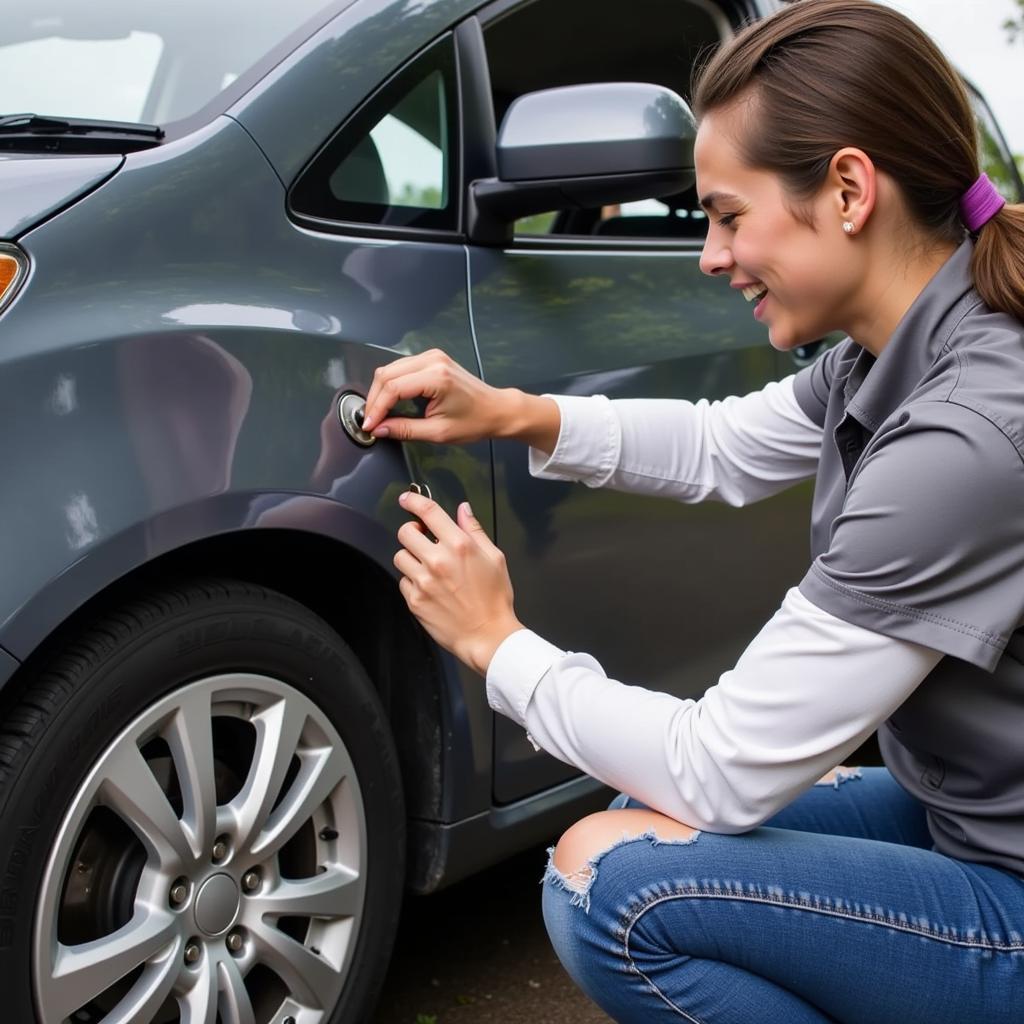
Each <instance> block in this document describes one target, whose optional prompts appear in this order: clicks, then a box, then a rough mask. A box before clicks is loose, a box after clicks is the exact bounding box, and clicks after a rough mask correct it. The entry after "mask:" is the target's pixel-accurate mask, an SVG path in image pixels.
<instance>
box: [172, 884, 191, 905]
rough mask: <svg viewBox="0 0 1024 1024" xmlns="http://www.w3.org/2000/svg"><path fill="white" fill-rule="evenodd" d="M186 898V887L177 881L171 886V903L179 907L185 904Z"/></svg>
mask: <svg viewBox="0 0 1024 1024" xmlns="http://www.w3.org/2000/svg"><path fill="white" fill-rule="evenodd" d="M187 896H188V885H187V884H186V883H185V882H184V881H182V880H181V879H179V880H178V881H177V882H175V883H174V885H172V886H171V902H172V903H173V904H174V905H175V906H176V907H180V906H181V905H182V903H184V902H185V899H186V897H187Z"/></svg>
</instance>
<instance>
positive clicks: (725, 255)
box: [700, 226, 733, 274]
mask: <svg viewBox="0 0 1024 1024" xmlns="http://www.w3.org/2000/svg"><path fill="white" fill-rule="evenodd" d="M717 235H718V232H716V231H715V229H714V226H712V227H711V230H709V231H708V234H707V237H706V238H705V239H704V248H703V249H702V250H701V254H700V269H701V270H702V271H703V272H704V273H705V274H727V273H728V272H729V271H730V270H731V269H732V265H733V259H732V249H731V248H730V247H729V246H728V245H727V244H725V240H724V239H719V238H718V237H717Z"/></svg>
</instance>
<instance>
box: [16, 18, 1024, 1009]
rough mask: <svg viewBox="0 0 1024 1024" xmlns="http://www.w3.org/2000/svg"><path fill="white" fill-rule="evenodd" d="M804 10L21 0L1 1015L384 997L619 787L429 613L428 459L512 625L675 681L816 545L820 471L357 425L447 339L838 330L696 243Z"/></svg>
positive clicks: (624, 386)
mask: <svg viewBox="0 0 1024 1024" xmlns="http://www.w3.org/2000/svg"><path fill="white" fill-rule="evenodd" d="M773 6H774V4H772V3H768V2H764V3H761V2H758V3H755V2H753V0H751V2H740V0H736V2H732V0H633V2H632V3H630V4H628V5H624V4H621V3H615V2H612V0H494V2H492V3H490V4H486V5H483V4H481V3H480V0H355V2H353V0H342V2H337V0H336V2H333V3H330V4H328V3H325V0H293V2H292V3H290V4H266V3H253V2H252V0H245V2H242V0H221V2H219V3H216V4H209V3H205V2H199V0H183V2H178V3H174V4H160V5H156V4H145V3H139V2H138V0H99V2H98V3H95V4H90V5H82V4H80V3H77V2H73V0H33V2H32V3H31V4H24V3H22V4H13V3H9V4H5V5H4V17H3V19H2V20H0V80H2V81H3V82H4V88H3V90H0V93H2V98H0V104H2V105H3V108H4V110H5V112H6V113H5V114H4V115H3V116H0V186H2V187H0V239H3V240H4V241H3V242H0V289H2V298H0V438H2V446H3V447H2V451H3V459H2V468H3V475H4V476H3V479H4V486H3V489H2V491H0V567H2V571H0V702H2V709H0V715H2V718H0V990H2V992H3V993H4V1004H5V1005H4V1009H3V1019H4V1020H5V1021H11V1022H13V1024H30V1022H32V1021H39V1022H42V1024H58V1022H64V1021H75V1022H82V1024H90V1022H96V1024H98V1022H99V1021H103V1022H105V1024H129V1022H131V1024H146V1022H157V1024H162V1022H170V1021H178V1020H180V1021H182V1022H188V1024H215V1022H222V1024H229V1022H231V1024H236V1022H237V1024H250V1022H251V1024H269V1022H274V1024H283V1022H286V1021H290V1022H293V1024H328V1022H333V1024H339V1022H343V1021H344V1022H356V1021H364V1020H366V1019H367V1018H368V1016H369V1014H370V1012H371V1007H372V1005H373V1002H374V1000H375V998H376V996H377V993H378V990H379V987H380V984H381V981H382V978H383V975H384V971H385V968H386V964H387V958H388V954H389V952H390V949H391V943H392V939H393V936H394V929H395V927H396V922H397V916H398V911H399V907H400V903H401V899H402V896H403V892H404V891H406V890H411V891H412V892H415V893H428V892H431V891H433V890H436V889H437V888H438V887H440V886H442V885H444V884H447V883H449V882H451V881H453V880H455V879H458V878H460V877H463V876H465V875H466V874H468V873H470V872H473V871H475V870H478V869H480V868H482V867H484V866H486V865H489V864H492V863H494V862H496V861H497V860H499V859H501V858H503V857H505V856H507V855H509V854H511V853H513V852H515V851H518V850H520V849H524V848H526V847H527V846H529V845H531V844H535V843H538V842H540V841H543V840H545V839H547V838H549V837H552V836H554V835H556V834H557V832H558V830H559V829H560V828H562V827H564V826H565V825H567V824H568V823H569V822H570V821H572V820H573V819H574V818H575V817H578V816H579V815H581V814H582V813H585V812H586V811H588V810H592V809H595V808H597V807H600V806H602V805H603V804H604V803H605V802H606V800H607V793H606V792H605V791H604V790H603V789H602V788H601V787H600V786H599V785H598V784H597V783H595V782H594V781H593V780H590V779H586V778H581V777H579V775H578V773H576V772H575V771H574V770H573V769H571V768H569V767H568V766H566V765H564V764H561V763H559V762H557V761H555V760H553V759H551V758H550V757H547V756H546V755H543V754H538V753H536V752H535V751H534V750H533V748H532V747H531V746H530V745H529V744H528V743H527V741H526V739H525V737H524V735H523V733H522V731H521V730H520V729H518V728H514V727H512V726H511V725H510V724H509V723H508V722H507V721H505V720H503V719H496V718H495V716H494V715H493V714H492V713H491V711H490V710H489V708H488V706H487V702H486V698H485V694H484V691H483V684H482V681H481V680H480V679H479V678H477V677H475V676H473V675H472V674H470V673H468V672H467V671H466V670H464V669H463V668H461V667H460V666H459V665H458V664H457V663H456V662H455V661H454V659H452V658H451V657H450V656H449V655H447V654H446V653H444V652H443V651H441V650H439V649H437V648H436V647H435V646H434V645H433V644H432V643H431V642H430V640H429V638H428V637H427V636H426V634H425V633H424V632H423V631H422V630H421V629H420V627H419V626H418V624H417V623H416V622H415V621H414V620H413V619H412V618H411V617H410V616H409V614H408V612H407V610H406V608H405V605H404V602H403V601H402V600H401V598H400V595H399V593H398V590H397V586H396V577H395V572H394V570H393V567H392V556H393V554H394V551H395V550H396V547H397V542H396V539H395V532H396V530H397V528H398V526H399V525H400V523H401V522H402V521H403V519H404V516H403V515H402V514H401V512H400V510H399V508H398V506H397V503H396V498H397V495H398V494H399V493H400V492H401V491H402V490H404V489H405V488H406V487H407V486H408V484H409V482H410V481H417V482H422V483H426V484H428V485H429V487H430V488H431V490H432V492H433V495H434V497H435V498H437V499H438V500H439V501H440V502H441V503H442V504H443V505H444V506H445V507H446V508H447V509H448V510H449V511H451V510H454V508H455V506H456V505H457V504H458V502H459V501H460V500H463V499H466V498H468V499H470V500H471V501H472V504H473V507H474V509H475V510H476V512H477V514H478V516H479V518H480V519H481V521H483V522H484V523H485V524H487V525H488V527H489V529H490V532H491V533H492V535H493V536H494V537H495V539H496V540H497V542H498V544H499V545H501V547H502V548H503V549H504V550H505V552H506V553H507V556H508V560H509V565H510V569H511V572H512V576H513V579H514V581H515V584H516V593H517V610H518V613H519V615H520V616H521V617H522V618H523V619H524V620H525V621H526V622H528V623H531V624H535V625H537V626H538V628H541V629H542V630H543V631H544V633H545V635H548V636H550V637H551V638H552V639H554V640H557V642H558V643H560V644H561V645H562V646H564V647H567V648H570V649H583V650H589V651H593V652H594V653H595V654H596V655H597V656H599V657H600V658H601V660H602V662H603V664H604V665H605V666H606V667H607V668H608V670H609V672H610V673H612V674H615V675H618V676H620V677H625V678H628V679H630V680H632V681H636V682H643V683H645V684H646V685H649V686H653V687H658V688H662V689H665V690H668V691H671V692H674V693H677V694H680V695H697V694H699V693H701V692H702V691H703V690H704V689H705V688H706V687H707V685H709V684H710V683H711V682H713V681H714V679H715V678H716V677H717V675H718V674H719V673H720V672H722V671H724V670H725V669H727V668H729V667H730V666H731V665H732V664H733V663H734V661H735V659H736V658H737V656H738V655H739V653H740V652H741V651H742V649H743V648H744V646H745V645H746V644H747V642H748V641H749V640H750V638H751V637H752V636H753V635H754V634H755V633H756V632H757V630H758V629H759V628H760V626H761V625H762V624H763V623H764V622H765V621H766V620H767V619H768V618H769V617H770V616H771V614H772V613H773V612H774V610H775V609H776V607H777V605H778V603H779V601H780V599H781V597H782V595H783V594H784V592H785V590H786V588H787V587H789V586H791V585H793V584H794V583H795V582H796V581H797V580H798V579H799V578H800V576H801V575H802V573H803V571H804V568H805V562H806V557H807V516H808V507H809V489H810V488H809V485H807V486H805V487H798V488H795V489H793V490H790V491H788V492H786V493H784V494H781V495H779V496H777V497H775V498H772V499H770V500H767V501H764V502H761V503H759V504H758V505H757V506H756V508H754V509H749V510H739V509H733V508H727V507H723V506H721V505H711V504H708V505H703V506H701V505H698V506H692V507H678V506H674V505H671V504H667V503H664V502H661V503H659V502H656V501H654V500H651V499H643V498H636V497H630V496H626V495H621V494H614V493H604V492H600V491H592V490H589V489H587V488H584V487H579V486H571V485H563V484H557V483H550V482H546V483H541V482H540V481H536V480H533V479H531V478H530V477H529V475H528V473H527V468H526V457H525V451H523V450H522V449H521V448H516V447H515V446H514V445H512V444H506V443H498V442H496V443H494V444H487V443H484V444H478V445H471V446H467V447H464V448H455V447H444V446H426V445H415V444H410V445H406V446H400V445H398V444H395V443H393V442H387V441H379V442H376V443H373V444H368V443H367V439H366V438H365V436H364V435H362V434H361V432H360V430H359V409H360V401H361V399H360V396H362V395H365V393H366V390H367V388H368V386H369V382H370V380H371V377H372V374H373V371H374V369H375V368H376V367H377V366H379V365H381V364H382V363H385V362H388V361H390V360H392V359H394V358H396V357H397V356H400V355H407V354H410V353H415V352H419V351H423V350H424V349H426V348H433V347H440V348H443V349H444V350H445V351H447V352H448V353H449V354H450V355H451V356H452V357H453V358H454V359H455V360H457V361H458V362H459V363H460V364H462V365H463V366H465V367H467V368H469V369H471V370H472V371H473V372H475V373H478V374H480V375H481V376H482V377H483V378H485V379H486V380H487V381H488V382H489V383H491V384H494V385H497V386H503V385H515V386H518V387H523V388H526V389H528V390H530V391H534V392H541V391H552V392H560V393H575V394H591V393H603V394H606V395H609V396H612V397H623V396H639V395H643V396H654V397H658V396H660V397H673V398H690V399H698V398H708V399H715V398H722V397H725V396H727V395H731V394H743V393H746V392H748V391H752V390H755V389H758V388H760V387H762V386H763V385H764V384H765V383H766V382H767V381H769V380H772V379H777V378H780V377H783V376H785V375H787V374H789V373H792V372H794V371H795V370H796V369H798V368H799V367H800V366H802V365H805V364H806V363H807V362H809V361H810V360H811V359H813V358H814V356H815V354H816V349H818V348H820V345H821V344H824V342H823V343H819V345H817V346H809V347H807V348H805V349H798V350H796V351H795V352H794V353H793V354H781V353H779V352H776V351H775V350H774V349H772V348H771V346H770V345H769V344H768V342H767V338H766V337H765V334H764V332H763V330H762V329H761V328H760V327H759V326H758V325H757V324H756V323H755V322H754V321H753V319H752V317H751V316H750V313H749V310H748V307H747V306H746V305H745V304H744V303H743V301H742V299H741V298H740V297H739V296H738V295H736V294H733V293H731V292H730V291H729V290H728V289H726V288H724V287H722V286H721V285H720V284H719V283H717V282H716V283H712V282H709V281H707V280H705V279H702V277H701V275H700V273H699V270H698V266H697V259H698V255H699V252H700V248H701V245H702V239H703V234H704V230H705V222H704V219H703V214H701V212H700V210H699V208H698V204H697V203H696V198H695V195H694V192H693V188H692V187H691V179H692V174H691V173H690V150H691V148H692V135H693V126H692V121H691V119H690V117H689V112H688V111H687V109H686V107H685V104H684V103H683V102H682V101H681V100H680V99H679V96H680V95H685V94H686V92H687V87H688V81H689V77H690V72H691V68H692V65H693V63H694V61H695V59H696V58H697V55H698V54H699V53H700V52H701V51H702V50H705V49H707V48H708V47H710V46H713V45H714V44H715V43H716V42H717V41H719V40H720V39H721V38H722V37H723V35H725V34H726V33H728V32H730V31H732V30H733V29H734V28H735V27H736V26H738V25H739V24H740V23H741V22H742V21H743V20H744V19H747V18H750V17H756V16H758V15H759V14H763V13H765V12H766V11H767V10H770V9H771V8H772V7H773ZM594 83H604V84H596V85H595V84H594ZM608 83H617V84H611V85H610V84H608ZM637 83H646V84H644V85H640V84H637ZM585 85H586V86H589V87H588V88H582V86H585ZM551 90H554V91H551ZM538 92H542V93H543V95H541V96H537V95H534V94H536V93H538ZM981 109H982V108H981V107H980V99H979V110H981ZM986 116H987V115H986ZM985 124H986V125H989V127H988V129H987V135H986V140H987V143H988V148H987V149H986V154H987V156H988V158H989V167H988V169H989V171H990V174H993V169H992V168H993V167H994V166H995V165H996V164H1005V167H1004V174H1003V177H1002V178H1001V179H1000V180H1001V181H1002V183H1003V184H1004V185H1005V187H1006V188H1008V189H1010V190H1016V189H1019V187H1020V182H1019V178H1018V177H1017V176H1016V171H1015V170H1014V169H1013V167H1012V162H1008V159H1007V156H1006V151H1005V145H1004V144H1003V143H1002V140H1001V138H1000V137H999V135H998V130H997V129H995V128H994V126H992V125H991V124H990V122H989V121H986V122H985ZM496 126H500V133H498V132H497V131H496ZM993 176H994V174H993ZM665 551H670V552H671V557H669V558H666V557H664V555H663V554H662V553H663V552H665ZM752 566H753V567H756V569H755V570H753V571H752V569H751V567H752ZM439 926H440V925H439Z"/></svg>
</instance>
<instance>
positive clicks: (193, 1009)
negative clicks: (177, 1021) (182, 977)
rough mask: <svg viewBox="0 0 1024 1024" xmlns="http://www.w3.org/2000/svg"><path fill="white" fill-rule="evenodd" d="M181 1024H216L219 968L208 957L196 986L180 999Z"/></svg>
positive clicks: (202, 966)
mask: <svg viewBox="0 0 1024 1024" xmlns="http://www.w3.org/2000/svg"><path fill="white" fill-rule="evenodd" d="M178 1012H179V1013H180V1014H181V1024H216V1022H217V967H216V965H215V964H214V962H213V960H212V959H211V958H210V957H209V956H207V957H206V958H205V959H204V960H203V963H202V965H201V967H200V968H199V971H198V977H197V978H196V981H195V984H194V985H193V986H192V987H191V988H190V989H189V990H188V992H186V993H185V995H183V996H181V997H180V998H179V999H178Z"/></svg>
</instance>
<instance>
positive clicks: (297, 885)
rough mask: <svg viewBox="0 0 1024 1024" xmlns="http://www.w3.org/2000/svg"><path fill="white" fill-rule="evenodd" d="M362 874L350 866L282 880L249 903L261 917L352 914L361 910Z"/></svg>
mask: <svg viewBox="0 0 1024 1024" xmlns="http://www.w3.org/2000/svg"><path fill="white" fill-rule="evenodd" d="M362 893H363V880H362V877H361V876H360V875H358V874H356V873H355V872H354V871H351V870H350V869H348V868H343V867H332V868H329V869H328V870H327V871H324V872H321V874H319V875H314V876H313V877H312V878H302V879H297V880H294V881H292V880H289V879H284V880H282V881H281V882H280V883H279V884H278V885H277V886H275V887H274V889H273V890H272V891H271V892H268V893H267V894H266V895H265V896H264V895H260V896H254V897H252V898H251V899H250V900H249V906H251V907H252V909H253V910H254V911H255V912H256V913H257V914H258V915H259V916H260V918H262V917H264V916H285V917H322V918H339V917H352V916H353V915H354V914H356V913H357V912H358V911H359V909H360V903H361V900H362Z"/></svg>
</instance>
